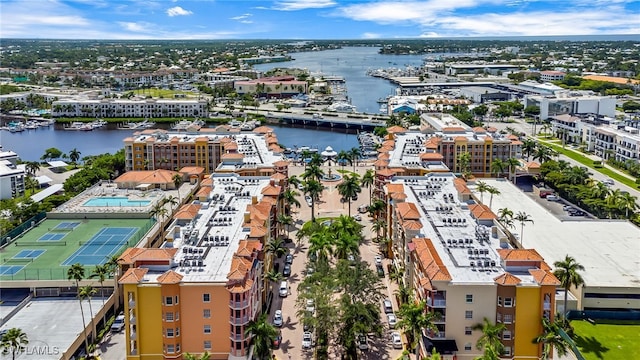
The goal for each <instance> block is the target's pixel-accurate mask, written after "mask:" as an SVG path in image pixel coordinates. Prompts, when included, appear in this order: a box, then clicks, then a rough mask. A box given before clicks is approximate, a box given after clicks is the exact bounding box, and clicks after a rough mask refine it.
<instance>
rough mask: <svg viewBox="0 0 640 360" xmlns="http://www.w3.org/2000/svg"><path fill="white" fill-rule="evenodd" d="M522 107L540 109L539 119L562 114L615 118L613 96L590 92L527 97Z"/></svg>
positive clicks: (568, 92)
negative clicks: (597, 94)
mask: <svg viewBox="0 0 640 360" xmlns="http://www.w3.org/2000/svg"><path fill="white" fill-rule="evenodd" d="M524 102H525V103H524V106H525V107H527V106H537V107H539V108H540V119H541V120H546V119H547V118H549V117H550V116H554V115H562V114H571V115H575V114H595V115H601V116H609V117H615V111H616V99H615V97H613V96H596V95H593V94H592V93H590V92H579V91H556V92H555V95H548V96H540V95H528V96H525V98H524Z"/></svg>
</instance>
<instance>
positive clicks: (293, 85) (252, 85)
mask: <svg viewBox="0 0 640 360" xmlns="http://www.w3.org/2000/svg"><path fill="white" fill-rule="evenodd" d="M233 87H234V89H235V91H236V93H238V95H244V94H259V95H260V96H265V97H276V98H290V97H292V96H294V95H297V94H306V93H307V91H308V84H307V82H306V81H300V80H296V79H295V77H293V76H275V77H263V78H259V79H255V80H247V81H236V82H235V83H234V85H233Z"/></svg>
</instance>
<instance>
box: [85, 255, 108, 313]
mask: <svg viewBox="0 0 640 360" xmlns="http://www.w3.org/2000/svg"><path fill="white" fill-rule="evenodd" d="M109 270H110V269H109V266H108V265H107V264H104V265H96V267H95V268H94V270H93V272H92V273H91V275H89V278H92V279H94V278H95V279H98V282H99V283H100V291H101V293H102V291H103V290H104V281H105V280H107V277H108V276H109V274H110V273H111V272H110V271H109ZM101 295H102V296H101V297H102V307H103V308H104V294H101ZM102 323H103V324H106V323H107V312H106V311H105V312H104V313H103V314H102Z"/></svg>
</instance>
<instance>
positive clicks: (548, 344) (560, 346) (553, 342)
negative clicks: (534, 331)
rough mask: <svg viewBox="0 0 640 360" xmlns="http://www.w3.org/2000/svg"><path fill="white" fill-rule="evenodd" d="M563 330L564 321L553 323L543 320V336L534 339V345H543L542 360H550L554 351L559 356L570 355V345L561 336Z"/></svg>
mask: <svg viewBox="0 0 640 360" xmlns="http://www.w3.org/2000/svg"><path fill="white" fill-rule="evenodd" d="M560 329H562V320H560V321H558V320H554V321H551V320H549V319H547V318H546V317H543V318H542V334H540V335H538V336H536V337H535V338H534V339H533V343H534V344H542V359H543V360H548V359H550V358H551V356H552V355H553V349H554V348H555V349H556V352H557V353H558V355H559V356H561V357H562V356H565V355H567V353H568V350H569V347H570V345H569V344H568V343H567V341H566V340H565V339H564V338H563V337H562V336H561V335H560V331H559V330H560Z"/></svg>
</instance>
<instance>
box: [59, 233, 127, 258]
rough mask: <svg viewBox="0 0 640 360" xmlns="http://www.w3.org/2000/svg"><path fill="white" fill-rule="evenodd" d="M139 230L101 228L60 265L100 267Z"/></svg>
mask: <svg viewBox="0 0 640 360" xmlns="http://www.w3.org/2000/svg"><path fill="white" fill-rule="evenodd" d="M139 229H140V228H137V227H109V228H106V227H103V228H102V229H100V231H98V233H97V234H95V235H94V236H93V237H92V238H91V239H89V240H88V241H86V242H82V241H81V242H80V245H81V246H80V248H79V249H78V250H76V252H74V253H73V254H72V255H71V256H69V257H68V258H67V260H65V261H64V262H63V263H62V266H70V265H72V264H75V263H80V264H83V265H101V264H103V263H105V262H106V261H107V258H109V257H110V256H111V255H114V254H115V253H117V252H118V250H120V249H121V248H122V247H123V246H124V245H127V244H128V241H129V239H131V237H132V236H133V235H135V233H136V232H138V230H139Z"/></svg>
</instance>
